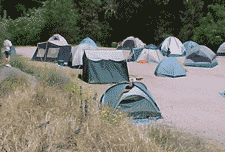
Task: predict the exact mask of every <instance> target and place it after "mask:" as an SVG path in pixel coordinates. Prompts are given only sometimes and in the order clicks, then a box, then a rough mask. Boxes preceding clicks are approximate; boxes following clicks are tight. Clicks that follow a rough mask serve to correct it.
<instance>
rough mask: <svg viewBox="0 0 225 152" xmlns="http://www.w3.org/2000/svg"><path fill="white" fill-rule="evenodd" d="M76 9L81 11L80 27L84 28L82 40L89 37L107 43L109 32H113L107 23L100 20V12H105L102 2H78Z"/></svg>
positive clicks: (83, 0)
mask: <svg viewBox="0 0 225 152" xmlns="http://www.w3.org/2000/svg"><path fill="white" fill-rule="evenodd" d="M76 3H77V6H76V8H75V9H80V11H79V13H80V14H81V15H82V18H81V19H80V20H79V22H78V24H77V25H78V26H79V27H82V29H81V33H82V36H83V37H82V39H83V38H85V37H86V36H89V37H90V38H92V39H95V40H96V41H101V42H102V43H106V42H104V41H105V38H107V37H109V36H110V34H109V30H112V29H111V27H110V26H109V24H108V23H107V22H106V21H104V20H103V21H101V20H100V19H99V12H104V8H105V7H103V8H102V5H103V4H102V3H103V2H101V1H91V0H82V1H79V2H76ZM80 40H81V39H80Z"/></svg>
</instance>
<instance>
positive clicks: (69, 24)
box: [42, 0, 82, 44]
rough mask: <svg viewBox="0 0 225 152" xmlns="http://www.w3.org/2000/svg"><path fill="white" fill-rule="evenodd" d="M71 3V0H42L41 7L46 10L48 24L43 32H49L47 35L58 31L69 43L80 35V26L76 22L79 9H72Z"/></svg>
mask: <svg viewBox="0 0 225 152" xmlns="http://www.w3.org/2000/svg"><path fill="white" fill-rule="evenodd" d="M73 5H74V4H73V1H72V0H61V1H52V0H47V1H46V2H44V5H43V7H42V8H43V9H44V10H45V11H46V12H45V18H46V22H48V25H47V26H46V27H45V32H46V34H49V35H48V37H50V36H52V35H53V34H56V33H59V34H61V35H62V36H63V37H65V39H66V40H67V41H68V42H69V43H70V44H71V43H72V44H73V43H76V40H77V39H79V37H80V27H79V26H77V22H78V20H79V19H80V18H81V16H82V15H81V14H79V13H78V10H79V9H73Z"/></svg>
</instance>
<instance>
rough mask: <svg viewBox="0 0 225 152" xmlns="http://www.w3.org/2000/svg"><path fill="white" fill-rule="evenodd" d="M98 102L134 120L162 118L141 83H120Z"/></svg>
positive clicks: (107, 91) (151, 97)
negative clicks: (117, 109)
mask: <svg viewBox="0 0 225 152" xmlns="http://www.w3.org/2000/svg"><path fill="white" fill-rule="evenodd" d="M100 102H101V103H102V104H103V105H104V106H109V107H113V108H117V107H118V106H120V107H121V110H122V111H124V112H126V113H128V116H132V117H134V118H148V117H153V118H154V117H155V118H157V119H160V118H162V116H161V113H160V110H159V107H158V106H157V104H156V103H155V100H154V98H153V96H152V95H151V93H150V92H149V91H148V90H147V88H146V86H145V85H144V84H143V83H141V82H133V86H132V85H130V84H129V82H121V83H118V84H115V85H114V86H111V87H110V88H109V89H107V90H106V91H105V93H104V94H103V95H102V97H101V99H100Z"/></svg>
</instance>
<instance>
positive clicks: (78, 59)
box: [71, 37, 97, 67]
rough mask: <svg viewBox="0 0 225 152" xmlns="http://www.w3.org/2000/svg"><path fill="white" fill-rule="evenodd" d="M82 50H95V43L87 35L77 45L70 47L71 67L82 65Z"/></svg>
mask: <svg viewBox="0 0 225 152" xmlns="http://www.w3.org/2000/svg"><path fill="white" fill-rule="evenodd" d="M84 50H97V45H96V44H95V42H94V41H93V40H92V39H90V38H89V37H87V38H85V39H83V40H82V41H81V42H80V44H79V45H77V46H76V47H74V48H73V49H72V51H71V52H72V56H71V60H72V67H74V66H82V65H83V55H84Z"/></svg>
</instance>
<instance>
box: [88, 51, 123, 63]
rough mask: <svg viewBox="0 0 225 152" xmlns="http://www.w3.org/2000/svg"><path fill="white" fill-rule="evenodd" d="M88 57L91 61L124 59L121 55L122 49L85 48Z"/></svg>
mask: <svg viewBox="0 0 225 152" xmlns="http://www.w3.org/2000/svg"><path fill="white" fill-rule="evenodd" d="M85 53H86V56H87V58H88V59H90V60H93V61H100V60H113V61H123V60H126V59H125V58H124V56H123V51H122V50H85Z"/></svg>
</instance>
